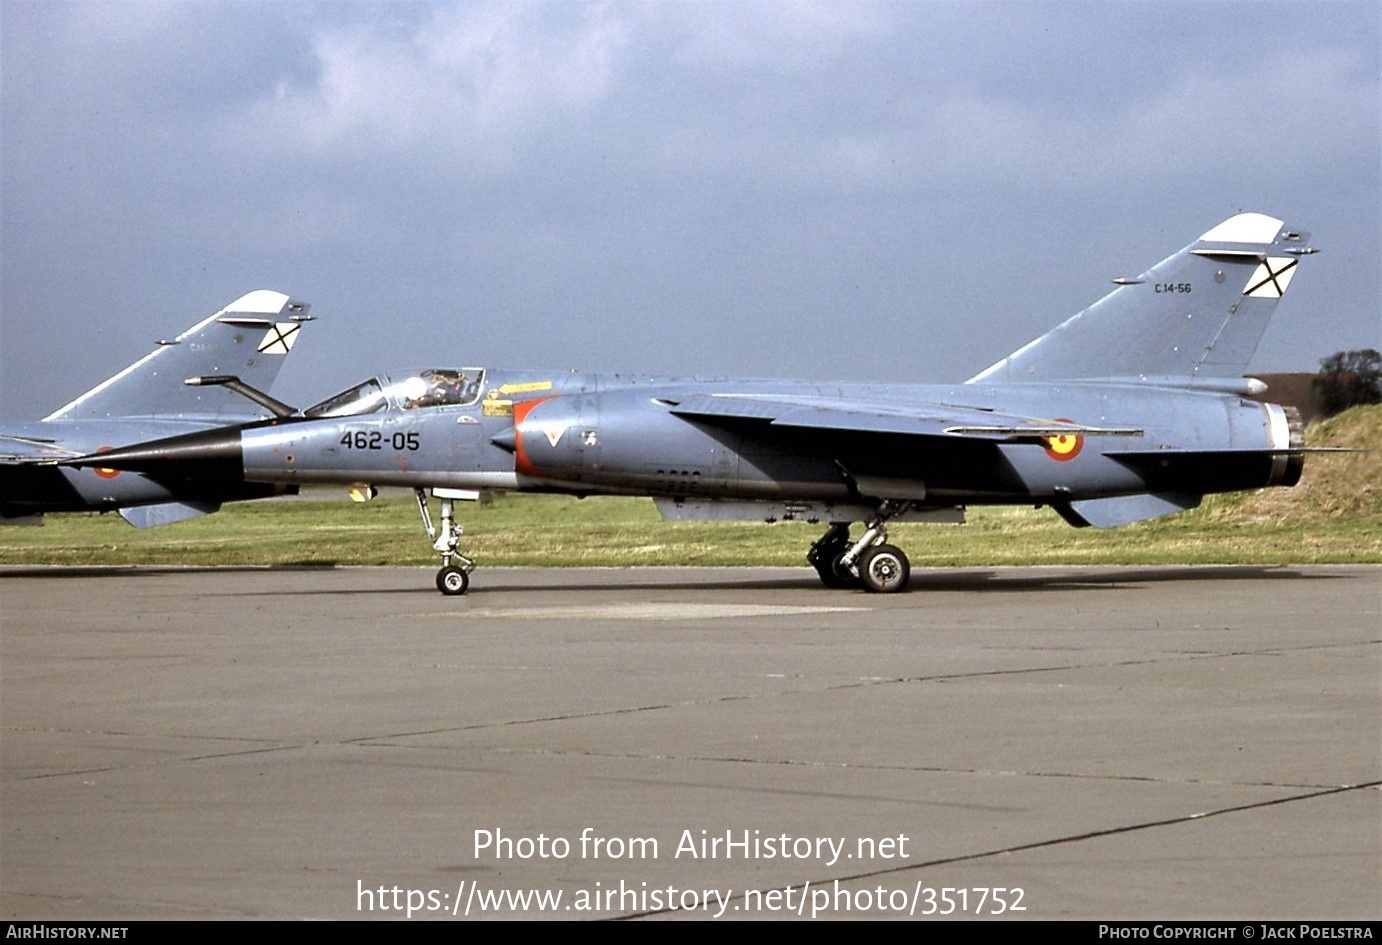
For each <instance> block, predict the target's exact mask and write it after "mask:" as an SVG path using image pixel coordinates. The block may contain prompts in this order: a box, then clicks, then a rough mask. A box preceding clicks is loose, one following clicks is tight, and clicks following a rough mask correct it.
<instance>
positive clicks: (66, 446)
mask: <svg viewBox="0 0 1382 945" xmlns="http://www.w3.org/2000/svg"><path fill="white" fill-rule="evenodd" d="M307 312H308V306H307V305H306V304H305V303H302V302H296V301H294V300H292V299H290V298H289V297H288V296H286V295H284V294H282V293H280V292H270V291H268V290H259V291H256V292H250V293H249V294H248V295H245V296H242V297H241V298H239V299H237V300H236V301H234V302H232V303H230V304H229V305H227V306H226V307H225V308H223V309H221V311H219V312H216V313H215V314H214V315H211V316H210V317H208V318H206V319H205V320H203V321H201V322H199V323H198V324H196V325H194V326H193V327H191V328H189V329H188V330H187V331H185V332H183V333H182V334H181V335H179V336H178V337H177V338H176V339H174V340H172V341H161V342H159V345H158V347H157V348H155V349H154V351H153V352H152V353H150V354H149V355H147V356H146V357H144V358H143V359H141V360H139V361H138V362H136V363H134V364H132V365H130V366H129V367H127V368H125V370H123V371H121V372H120V373H119V374H117V375H115V376H114V377H112V378H110V379H109V380H107V381H105V382H104V383H102V384H100V385H98V386H97V387H94V388H92V389H91V390H89V391H87V392H86V393H85V394H82V395H81V396H80V397H78V398H77V399H76V400H74V401H72V402H71V403H70V404H67V405H66V406H64V407H60V408H58V409H57V410H55V411H54V412H53V413H51V414H49V415H48V416H46V417H44V418H43V419H42V420H39V421H34V422H14V423H4V424H0V524H6V525H18V524H22V525H39V524H42V516H43V514H44V513H45V512H74V511H110V510H115V511H117V512H119V513H120V515H121V517H123V518H124V519H125V520H126V521H127V522H129V523H130V524H132V525H135V526H137V527H139V528H146V527H148V526H151V525H162V524H165V523H168V522H176V521H180V520H182V519H187V518H192V517H194V516H197V515H204V514H206V513H207V512H214V511H216V510H217V509H218V508H220V506H221V503H222V502H229V501H233V500H236V499H254V498H261V497H264V496H269V495H275V494H279V493H283V492H291V491H296V488H297V487H296V486H295V485H294V484H291V483H287V484H280V483H261V482H247V481H245V480H244V479H243V478H242V477H240V476H236V477H234V478H232V479H219V480H213V479H208V478H204V477H191V478H187V477H179V478H176V479H163V480H160V479H156V478H154V477H151V476H145V475H142V474H140V473H139V472H137V471H131V470H124V469H119V468H116V467H113V466H101V465H95V466H88V467H85V468H80V467H61V466H57V465H55V464H54V461H55V460H58V459H65V458H69V457H74V456H84V455H88V454H99V453H101V452H104V451H108V450H112V449H114V448H117V447H121V446H125V445H128V444H130V443H140V442H145V441H148V440H152V439H158V438H163V437H168V436H174V435H178V434H186V433H190V432H192V431H196V430H207V429H214V428H218V427H232V426H233V427H236V428H238V427H240V426H242V425H244V424H246V423H249V422H252V421H255V420H261V419H264V418H265V417H267V416H272V415H274V413H275V407H277V408H278V409H280V410H281V409H282V405H281V404H279V403H278V402H277V401H275V400H273V398H267V399H266V400H265V399H261V400H260V402H259V406H260V407H261V408H264V409H255V407H254V404H253V403H252V400H253V397H254V396H259V397H260V398H263V397H264V396H265V395H262V394H260V393H259V391H261V390H262V389H264V388H267V387H269V386H270V385H272V384H273V381H274V378H275V377H277V376H278V371H279V368H281V367H282V366H283V363H284V360H285V358H286V356H287V354H288V352H289V350H290V349H291V348H292V347H293V342H294V341H295V340H296V338H297V333H298V331H299V329H300V328H301V327H302V325H303V323H304V322H307V321H310V320H311V318H312V316H310V315H308V313H307ZM232 377H234V378H237V379H238V381H239V382H240V383H242V384H244V385H246V386H247V389H249V390H252V391H253V394H252V395H250V396H251V399H249V400H247V399H246V397H245V396H241V395H239V394H237V393H236V391H237V389H239V386H238V384H237V383H235V382H232V381H231V380H230V378H232ZM189 381H191V382H192V383H191V384H189V383H188V382H189ZM242 393H243V391H242Z"/></svg>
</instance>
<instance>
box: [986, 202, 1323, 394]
mask: <svg viewBox="0 0 1382 945" xmlns="http://www.w3.org/2000/svg"><path fill="white" fill-rule="evenodd" d="M1307 236H1308V234H1305V233H1297V232H1292V231H1290V230H1286V229H1284V228H1283V224H1282V221H1280V220H1278V219H1275V218H1274V217H1269V216H1266V215H1264V214H1261V213H1240V214H1238V215H1237V216H1234V217H1230V218H1229V219H1227V220H1225V221H1224V222H1223V223H1220V224H1219V225H1218V226H1216V227H1214V228H1213V229H1211V230H1209V231H1208V232H1207V233H1205V234H1204V235H1203V236H1201V237H1200V238H1199V239H1198V240H1196V241H1195V242H1194V243H1191V244H1190V245H1189V246H1187V247H1185V249H1182V250H1181V251H1180V252H1178V253H1176V254H1175V255H1174V256H1171V257H1170V258H1168V259H1166V260H1163V261H1162V262H1161V263H1159V264H1157V265H1156V266H1154V267H1153V268H1151V269H1149V270H1147V271H1146V272H1144V273H1143V274H1142V275H1140V276H1138V277H1137V278H1136V279H1119V280H1117V282H1118V286H1119V287H1118V288H1117V289H1115V290H1114V291H1113V292H1112V293H1110V294H1109V295H1107V296H1105V297H1104V298H1103V299H1102V300H1100V301H1099V302H1096V303H1095V304H1094V305H1092V306H1090V307H1089V308H1087V309H1085V310H1084V311H1083V312H1080V313H1079V314H1078V315H1076V316H1074V317H1073V318H1071V319H1069V320H1067V321H1066V322H1064V323H1063V324H1061V325H1060V326H1059V327H1057V328H1056V329H1054V330H1053V331H1051V332H1049V333H1047V334H1045V335H1042V336H1041V337H1040V338H1038V339H1036V340H1035V341H1033V342H1031V343H1030V344H1028V345H1026V346H1025V347H1023V348H1021V349H1019V350H1017V351H1016V352H1014V353H1013V354H1010V355H1009V356H1008V357H1006V358H1004V359H1003V360H1002V361H999V362H998V363H997V364H995V365H993V366H992V367H990V368H988V369H987V370H985V371H983V372H982V373H980V374H977V375H975V376H974V377H973V378H971V379H970V382H971V383H982V382H989V383H998V382H1023V381H1051V380H1061V379H1082V378H1128V379H1132V378H1145V379H1153V378H1155V379H1157V380H1160V381H1169V380H1171V379H1211V378H1241V377H1242V376H1243V373H1244V372H1245V371H1246V370H1247V366H1248V362H1249V360H1251V358H1252V355H1253V352H1255V351H1256V350H1257V344H1258V342H1259V341H1260V340H1261V339H1262V333H1263V332H1264V331H1265V330H1266V328H1267V323H1268V321H1269V320H1270V319H1271V316H1272V312H1273V311H1274V310H1275V309H1276V305H1277V302H1278V301H1279V300H1280V299H1281V296H1282V295H1283V294H1284V293H1285V292H1286V287H1287V285H1288V284H1289V283H1290V281H1291V277H1292V276H1293V275H1295V267H1296V264H1297V263H1298V262H1299V260H1300V258H1301V257H1302V256H1307V255H1309V254H1311V253H1313V252H1315V250H1313V249H1310V248H1309V247H1308V246H1307V245H1306V238H1307Z"/></svg>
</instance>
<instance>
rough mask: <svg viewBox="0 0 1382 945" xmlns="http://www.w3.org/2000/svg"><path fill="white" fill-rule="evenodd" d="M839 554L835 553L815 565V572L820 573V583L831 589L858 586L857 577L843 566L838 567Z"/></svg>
mask: <svg viewBox="0 0 1382 945" xmlns="http://www.w3.org/2000/svg"><path fill="white" fill-rule="evenodd" d="M842 554H844V552H843V551H841V552H840V554H837V555H835V556H834V557H832V558H831V559H830V560H829V561H822V562H821V563H820V564H817V565H815V568H816V573H817V574H818V575H820V578H821V583H822V584H824V585H825V586H826V587H829V588H831V589H837V590H838V589H841V588H846V587H858V586H859V579H858V578H857V577H855V576H854V575H852V574H850V573H849V572H848V571H846V570H845V569H844V568H841V567H839V562H840V555H842Z"/></svg>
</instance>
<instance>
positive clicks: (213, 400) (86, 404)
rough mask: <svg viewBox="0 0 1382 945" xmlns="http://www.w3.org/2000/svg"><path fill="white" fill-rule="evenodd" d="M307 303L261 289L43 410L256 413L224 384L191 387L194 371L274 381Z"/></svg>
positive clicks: (230, 417)
mask: <svg viewBox="0 0 1382 945" xmlns="http://www.w3.org/2000/svg"><path fill="white" fill-rule="evenodd" d="M307 310H308V305H307V304H306V303H304V302H297V301H294V300H293V299H290V298H289V297H288V296H286V295H284V294H283V293H281V292H272V291H270V290H268V289H259V290H257V291H255V292H250V293H249V294H248V295H244V296H241V297H240V298H239V299H236V300H235V301H234V302H231V303H230V304H229V305H227V306H226V307H225V308H223V309H221V310H220V311H219V312H217V313H216V314H214V315H212V316H210V317H209V318H207V319H205V320H204V321H201V322H199V323H198V324H196V325H194V326H193V327H191V328H189V329H187V331H185V332H183V333H182V334H181V335H178V337H177V338H176V339H174V340H173V341H164V342H160V343H159V347H158V348H156V349H155V350H154V351H153V352H151V353H150V354H149V355H147V356H146V357H144V358H143V359H141V360H139V361H136V362H135V363H134V364H132V365H130V366H129V367H127V368H125V370H123V371H121V372H120V373H119V374H117V375H115V376H114V377H112V378H110V379H109V380H108V381H106V382H104V383H103V384H100V385H99V386H97V387H94V388H92V389H91V390H89V391H87V392H86V393H85V394H83V395H81V396H80V397H78V398H77V399H76V400H74V401H72V402H71V403H70V404H67V405H66V406H65V407H61V408H59V409H58V410H56V411H54V412H53V413H52V414H49V415H48V416H47V417H45V418H44V419H45V420H86V419H93V418H113V417H179V418H185V419H197V420H206V421H208V422H211V423H233V422H237V421H240V420H245V419H251V418H253V417H254V416H255V414H253V413H252V407H251V405H250V402H249V401H247V400H246V399H245V398H243V397H242V396H240V395H239V394H236V393H235V392H234V391H232V390H230V389H228V388H226V387H224V386H200V387H191V386H188V385H186V384H185V383H184V381H186V380H187V379H188V378H191V377H200V376H206V375H234V376H236V377H239V378H240V379H241V380H242V381H244V382H245V383H246V384H249V385H250V386H252V387H256V388H258V389H259V390H267V389H268V388H269V387H270V386H272V384H273V382H274V378H276V377H277V376H278V370H279V368H281V367H282V366H283V362H284V359H285V355H287V353H288V351H289V350H290V349H291V348H292V346H293V342H294V341H295V340H296V336H297V332H298V329H299V328H300V327H301V325H302V323H303V322H305V321H310V320H311V318H312V316H310V315H308V314H307Z"/></svg>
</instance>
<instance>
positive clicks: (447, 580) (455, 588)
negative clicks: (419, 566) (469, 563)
mask: <svg viewBox="0 0 1382 945" xmlns="http://www.w3.org/2000/svg"><path fill="white" fill-rule="evenodd" d="M469 588H470V575H468V574H466V573H465V572H464V571H462V570H461V569H460V568H458V567H455V566H454V565H447V566H446V567H444V568H442V569H441V570H440V571H438V572H437V590H439V591H441V592H442V593H443V594H445V595H446V596H447V597H456V596H459V595H461V594H464V593H465V592H466V591H467V590H468V589H469Z"/></svg>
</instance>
